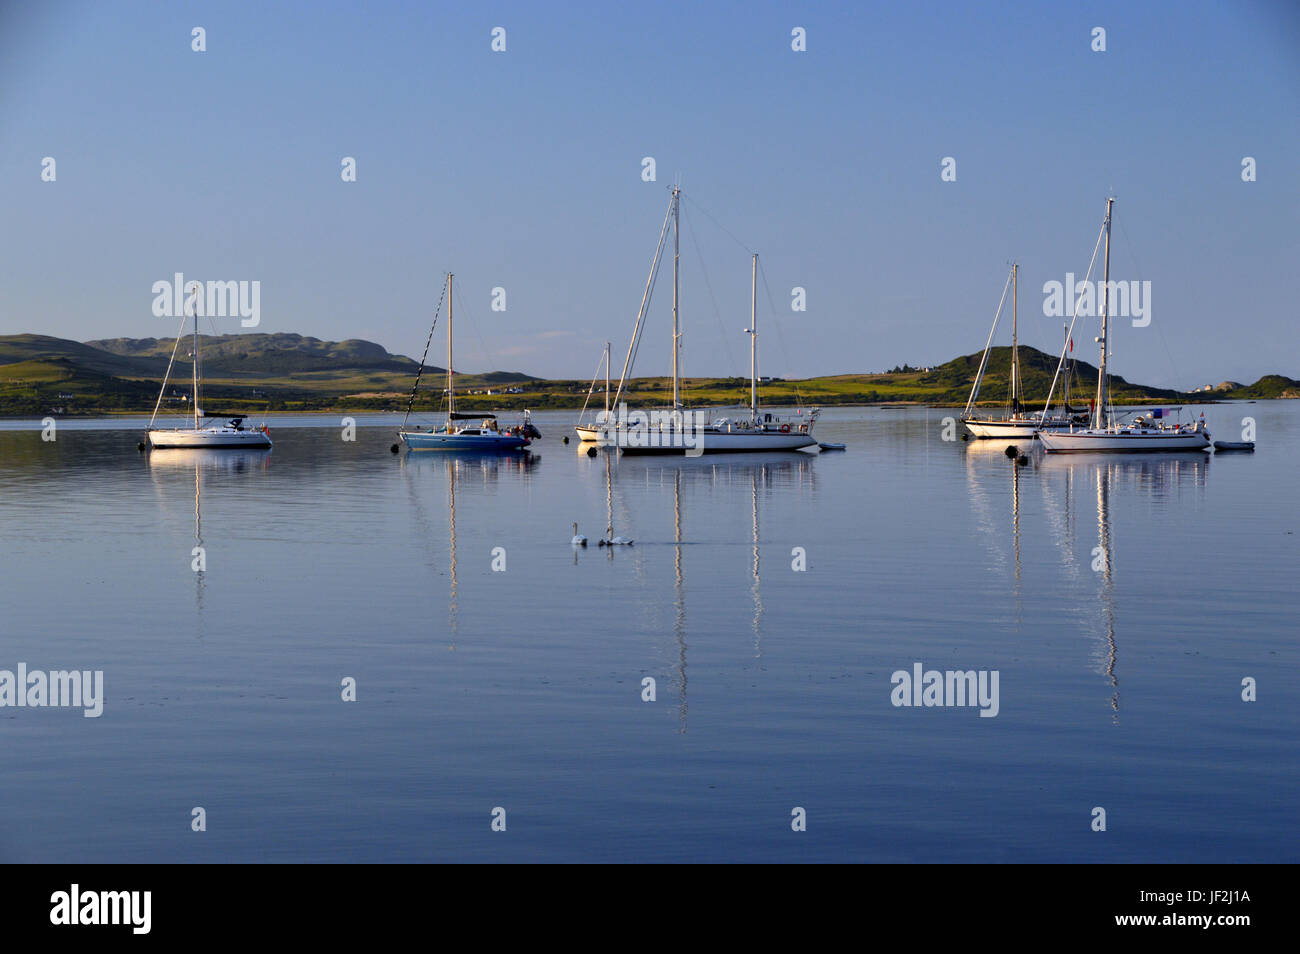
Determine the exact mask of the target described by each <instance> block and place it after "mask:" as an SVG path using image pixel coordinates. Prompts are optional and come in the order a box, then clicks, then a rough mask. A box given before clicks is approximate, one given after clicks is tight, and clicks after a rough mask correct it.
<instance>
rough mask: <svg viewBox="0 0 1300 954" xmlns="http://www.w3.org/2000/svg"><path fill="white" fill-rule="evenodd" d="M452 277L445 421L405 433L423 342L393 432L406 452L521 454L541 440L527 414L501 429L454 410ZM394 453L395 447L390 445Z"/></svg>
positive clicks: (487, 417)
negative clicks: (401, 414)
mask: <svg viewBox="0 0 1300 954" xmlns="http://www.w3.org/2000/svg"><path fill="white" fill-rule="evenodd" d="M453 277H454V276H453V275H452V274H451V273H450V272H448V273H447V281H446V283H445V284H444V285H443V291H444V292H445V294H446V297H447V420H446V423H444V424H443V425H442V426H441V427H435V428H429V429H428V430H420V429H418V428H416V429H414V430H408V429H407V427H406V422H407V421H408V420H409V419H410V416H411V407H412V406H413V405H414V404H415V393H416V391H417V390H418V389H419V387H420V376H421V375H422V374H423V373H424V361H425V358H427V357H428V356H429V344H428V342H425V345H424V357H422V358H421V359H420V368H419V370H418V371H417V372H416V374H415V383H414V384H413V385H412V386H411V399H410V401H409V402H408V403H407V406H406V417H404V418H402V426H401V428H400V429H399V430H398V432H397V436H398V437H400V438H401V439H402V443H403V444H405V445H406V446H407V447H408V448H409V449H410V450H413V451H429V450H454V451H479V452H483V453H498V452H501V451H518V450H523V449H524V448H526V447H528V445H529V444H531V443H532V439H533V438H534V437H541V433H540V432H539V431H538V430H537V428H536V427H534V426H533V424H532V421H531V419H530V416H529V414H528V412H527V411H524V413H523V419H522V420H521V421H520V422H519V423H518V424H516V425H515V426H513V427H509V428H506V429H504V430H503V429H502V428H501V426H500V425H499V424H497V416H496V415H495V414H489V413H484V412H481V411H474V412H470V413H468V414H462V413H459V412H457V410H456V389H455V380H454V379H455V372H454V371H453V370H452V369H453V364H452V311H453V306H452V279H453ZM440 310H441V302H439V307H438V309H436V310H435V311H434V313H433V324H432V325H430V326H429V340H430V341H432V340H433V329H434V327H435V326H436V325H437V323H438V311H440ZM457 421H475V422H477V423H474V424H457V423H456V422H457ZM394 449H396V445H394Z"/></svg>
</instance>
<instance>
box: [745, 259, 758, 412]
mask: <svg viewBox="0 0 1300 954" xmlns="http://www.w3.org/2000/svg"><path fill="white" fill-rule="evenodd" d="M757 301H758V253H757V252H755V253H754V262H753V267H752V271H751V272H750V278H749V327H748V328H746V329H745V330H746V331H748V332H749V416H750V419H751V420H754V421H757V420H758V311H757Z"/></svg>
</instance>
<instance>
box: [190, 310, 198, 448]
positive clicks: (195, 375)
mask: <svg viewBox="0 0 1300 954" xmlns="http://www.w3.org/2000/svg"><path fill="white" fill-rule="evenodd" d="M193 304H194V355H193V359H194V360H193V362H192V364H193V366H194V408H193V410H194V429H195V430H196V431H197V430H198V429H199V286H198V285H195V286H194V303H193Z"/></svg>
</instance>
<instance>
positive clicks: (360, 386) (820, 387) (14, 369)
mask: <svg viewBox="0 0 1300 954" xmlns="http://www.w3.org/2000/svg"><path fill="white" fill-rule="evenodd" d="M174 343H175V339H174V338H140V339H131V338H114V339H104V340H100V341H93V342H87V343H84V344H83V343H80V342H76V341H66V340H63V339H60V338H51V337H47V336H44V335H9V336H3V337H0V414H4V415H11V416H12V415H24V416H27V415H44V414H47V413H50V412H51V411H52V409H55V408H60V409H62V410H61V412H60V413H71V414H77V413H84V414H91V413H101V412H105V411H149V410H152V408H153V405H154V401H155V400H156V399H157V396H158V386H159V383H160V382H161V379H162V376H163V373H164V371H165V370H166V367H167V361H168V359H169V357H170V356H171V350H172V346H173V345H174ZM189 349H190V342H189V340H188V339H185V338H182V340H181V343H180V348H179V349H178V350H177V353H176V363H175V365H174V367H173V368H172V379H171V385H170V386H169V388H168V391H169V400H168V402H167V404H166V405H165V406H166V407H168V408H169V409H175V408H178V407H185V406H188V405H187V404H186V402H185V400H182V398H186V399H187V398H188V395H189V390H190V385H189V381H190V377H191V366H190V354H189ZM200 353H201V354H202V356H203V391H204V400H203V404H204V408H205V410H207V411H208V412H209V413H211V414H213V415H216V414H224V413H236V412H249V411H259V410H325V409H337V408H351V409H356V410H400V409H404V408H405V407H406V401H407V398H408V395H409V394H410V390H411V384H412V381H413V379H414V377H415V371H416V367H417V364H416V362H414V361H412V360H411V359H410V358H407V357H404V356H402V355H394V354H390V353H389V352H388V351H386V350H385V349H384V348H383V347H381V346H380V345H377V344H374V343H373V342H369V341H362V340H358V339H353V340H349V341H339V342H335V341H321V340H320V339H318V338H311V337H305V336H303V335H296V334H249V335H213V336H209V335H204V336H201V337H200ZM979 360H980V355H979V353H976V354H969V355H963V356H962V357H959V358H954V359H953V360H951V361H949V362H947V363H945V364H942V365H939V366H938V367H935V368H931V369H930V370H928V371H921V370H915V369H910V368H904V369H898V370H895V371H894V372H892V373H887V374H840V375H829V376H825V377H817V378H807V379H803V380H797V381H795V380H791V381H771V382H766V383H764V384H762V385H761V390H760V395H759V399H760V400H761V401H762V402H763V403H764V404H766V405H769V406H779V405H791V404H796V403H803V404H818V405H835V404H876V403H900V404H901V403H926V404H939V405H958V406H960V405H962V404H965V403H966V397H967V394H968V393H969V391H970V386H971V382H972V380H973V379H974V376H975V372H976V370H977V369H978V367H979ZM1020 363H1021V371H1022V376H1023V380H1024V385H1025V392H1026V400H1027V402H1028V403H1030V404H1034V403H1036V402H1040V401H1042V400H1044V399H1045V397H1046V395H1047V389H1048V387H1049V385H1050V384H1051V380H1052V375H1053V374H1054V373H1055V371H1056V363H1057V356H1055V355H1049V354H1044V353H1043V352H1041V351H1038V350H1036V349H1034V348H1029V347H1022V348H1021V349H1020ZM1010 364H1011V349H1010V348H1005V347H1000V348H994V349H993V351H992V352H991V353H990V355H989V365H988V369H987V371H986V372H985V376H984V384H983V386H982V388H981V390H980V403H981V404H983V405H986V406H998V405H1001V404H1003V403H1005V401H1006V395H1007V386H1008V377H1009V373H1010ZM445 374H446V372H445V371H444V370H443V369H441V368H438V367H430V368H425V371H424V377H423V379H422V383H421V390H420V394H419V398H418V400H417V402H416V407H417V408H418V409H420V410H423V411H431V410H436V409H438V408H440V407H442V406H443V403H444V401H445V396H444V394H443V387H444V383H445V380H446V379H445ZM1096 379H1097V369H1096V368H1095V367H1094V366H1092V365H1090V364H1087V363H1086V362H1082V361H1081V362H1079V363H1078V365H1077V366H1076V371H1075V383H1074V390H1073V400H1074V402H1075V403H1076V404H1084V403H1086V402H1087V400H1088V398H1089V397H1090V396H1091V394H1092V392H1093V389H1094V388H1095V386H1096ZM671 387H672V385H671V381H670V379H668V378H636V379H634V380H632V381H631V382H629V384H628V387H627V389H626V399H627V401H628V403H629V404H631V405H662V404H666V403H668V401H669V400H670V398H671ZM1058 387H1059V385H1058ZM489 389H490V390H491V391H492V392H493V393H491V394H487V393H483V392H486V391H487V390H489ZM587 389H588V382H587V381H577V380H549V381H548V380H542V379H538V378H532V377H529V376H528V375H526V374H521V373H518V372H503V371H498V372H491V373H488V374H475V375H471V374H461V375H458V377H457V385H456V391H457V398H456V402H457V404H458V406H460V407H461V408H462V409H464V410H487V409H494V408H495V409H502V410H508V409H515V408H524V407H529V408H536V409H542V408H576V407H580V406H581V405H582V402H583V399H584V398H585V397H586V395H587ZM510 391H516V392H517V393H509V392H510ZM475 392H479V393H475ZM1111 393H1112V395H1113V397H1114V399H1115V400H1116V401H1117V402H1119V403H1139V402H1160V403H1172V402H1174V401H1186V402H1189V403H1190V402H1195V401H1206V400H1222V399H1225V398H1226V399H1248V398H1255V399H1263V398H1277V397H1298V396H1300V382H1297V381H1295V380H1293V379H1291V378H1288V377H1284V376H1282V375H1267V376H1265V377H1263V378H1261V379H1260V380H1259V381H1257V382H1256V383H1255V384H1252V385H1248V386H1244V387H1243V386H1235V387H1232V388H1231V389H1227V388H1225V389H1221V390H1216V391H1214V392H1201V393H1199V394H1180V393H1178V392H1176V391H1170V390H1165V389H1160V388H1148V387H1143V386H1141V385H1136V384H1131V383H1129V382H1128V381H1125V380H1124V379H1123V378H1121V377H1112V378H1111ZM683 397H684V400H686V402H687V403H690V404H695V405H729V404H747V403H748V401H749V380H748V379H747V378H736V377H730V378H705V377H700V378H688V379H686V380H684V381H683ZM593 401H594V402H595V405H597V406H599V405H600V404H601V403H602V402H603V394H600V393H597V394H594V395H593Z"/></svg>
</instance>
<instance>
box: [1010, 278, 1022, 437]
mask: <svg viewBox="0 0 1300 954" xmlns="http://www.w3.org/2000/svg"><path fill="white" fill-rule="evenodd" d="M1019 310H1020V263H1018V262H1013V263H1012V265H1011V412H1012V413H1013V414H1019V413H1020V341H1019V338H1018V337H1017V328H1016V325H1017V321H1018V318H1019Z"/></svg>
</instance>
